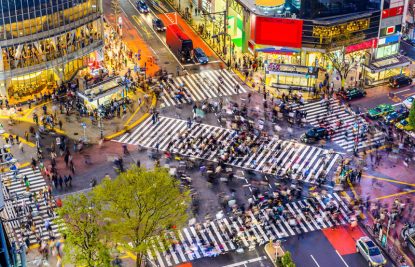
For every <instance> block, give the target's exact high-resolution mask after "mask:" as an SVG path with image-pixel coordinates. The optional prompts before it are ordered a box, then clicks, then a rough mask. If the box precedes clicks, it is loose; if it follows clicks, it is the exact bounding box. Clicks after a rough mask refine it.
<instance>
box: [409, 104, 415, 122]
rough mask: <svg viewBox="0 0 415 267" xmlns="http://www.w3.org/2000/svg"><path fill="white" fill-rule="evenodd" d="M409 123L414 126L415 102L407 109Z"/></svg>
mask: <svg viewBox="0 0 415 267" xmlns="http://www.w3.org/2000/svg"><path fill="white" fill-rule="evenodd" d="M409 125H410V126H412V127H414V128H415V104H412V106H411V110H410V111H409Z"/></svg>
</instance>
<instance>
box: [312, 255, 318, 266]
mask: <svg viewBox="0 0 415 267" xmlns="http://www.w3.org/2000/svg"><path fill="white" fill-rule="evenodd" d="M310 257H311V259H313V261H314V263H315V264H316V265H317V267H320V264H318V262H317V261H316V259H314V257H313V255H310Z"/></svg>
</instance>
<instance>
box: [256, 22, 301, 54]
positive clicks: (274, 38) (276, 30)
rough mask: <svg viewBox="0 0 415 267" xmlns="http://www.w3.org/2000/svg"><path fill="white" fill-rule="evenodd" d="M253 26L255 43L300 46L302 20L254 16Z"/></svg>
mask: <svg viewBox="0 0 415 267" xmlns="http://www.w3.org/2000/svg"><path fill="white" fill-rule="evenodd" d="M254 27H255V28H254V29H253V33H254V36H255V39H254V41H255V43H256V44H260V45H272V46H284V47H293V48H300V47H301V41H302V31H303V21H302V20H297V19H280V18H266V17H256V20H255V26H254Z"/></svg>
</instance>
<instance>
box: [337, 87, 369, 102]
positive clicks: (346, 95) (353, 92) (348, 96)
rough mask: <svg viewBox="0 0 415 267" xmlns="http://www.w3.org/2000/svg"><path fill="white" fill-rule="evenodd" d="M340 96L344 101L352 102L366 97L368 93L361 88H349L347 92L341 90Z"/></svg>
mask: <svg viewBox="0 0 415 267" xmlns="http://www.w3.org/2000/svg"><path fill="white" fill-rule="evenodd" d="M339 95H340V97H341V98H343V99H344V100H352V99H355V98H360V97H364V96H365V95H366V91H365V90H364V89H363V88H359V87H355V88H348V89H346V90H341V91H340V92H339Z"/></svg>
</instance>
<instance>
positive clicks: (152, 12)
mask: <svg viewBox="0 0 415 267" xmlns="http://www.w3.org/2000/svg"><path fill="white" fill-rule="evenodd" d="M128 2H130V4H131V5H132V6H133V7H134V9H135V10H136V11H137V12H138V13H139V14H141V13H140V11H138V9H137V7H136V6H135V5H134V4H133V2H131V0H128ZM121 9H122V11H123V12H124V14H125V15H126V16H127V18H128V15H127V13H126V12H125V11H124V9H123V8H121ZM149 9H150V12H151V14H153V16H154V17H155V18H158V16H156V14H155V13H154V11H153V10H152V9H151V8H149ZM146 23H147V21H146ZM147 25H148V26H149V28H150V29H151V30H152V31H153V32H154V34H155V35H156V36H157V38H159V40H160V42H161V43H162V44H163V45H164V46H165V47H166V48H167V50H168V51H169V52H170V54H171V55H172V56H173V57H174V59H175V60H176V61H177V63H179V65H180V67H182V69H183V68H184V67H183V65H182V63H181V62H180V61H179V60H178V59H177V57H176V56H175V55H174V54H173V52H172V51H171V50H170V48H169V47H168V46H167V44H166V43H165V42H163V40H162V39H161V37H160V36H159V35H158V34H157V32H156V31H155V30H154V29H153V27H152V26H150V25H149V24H148V23H147ZM133 26H134V28H136V30H137V31H138V32H140V31H139V30H138V28H137V26H135V25H134V24H133Z"/></svg>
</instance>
